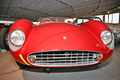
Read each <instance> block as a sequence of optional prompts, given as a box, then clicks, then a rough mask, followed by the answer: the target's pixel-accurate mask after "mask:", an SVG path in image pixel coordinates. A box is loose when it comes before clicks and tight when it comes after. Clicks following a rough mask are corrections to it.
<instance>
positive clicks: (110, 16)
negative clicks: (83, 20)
mask: <svg viewBox="0 0 120 80" xmlns="http://www.w3.org/2000/svg"><path fill="white" fill-rule="evenodd" d="M112 20H113V19H112V14H109V23H112Z"/></svg>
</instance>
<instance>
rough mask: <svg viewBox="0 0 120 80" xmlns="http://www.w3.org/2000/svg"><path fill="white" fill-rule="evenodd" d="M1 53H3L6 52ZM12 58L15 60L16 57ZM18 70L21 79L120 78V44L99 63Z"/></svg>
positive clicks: (117, 79)
mask: <svg viewBox="0 0 120 80" xmlns="http://www.w3.org/2000/svg"><path fill="white" fill-rule="evenodd" d="M1 53H2V54H3V53H5V52H1ZM8 53H9V52H8ZM9 55H10V53H9ZM12 60H13V61H14V59H12ZM14 64H15V63H14ZM0 66H1V65H0ZM18 70H20V71H22V74H21V73H19V74H20V75H22V78H21V76H20V78H21V80H22V79H24V80H120V44H119V43H117V44H116V46H115V50H114V52H113V55H112V56H111V57H110V58H109V59H108V60H106V61H104V62H102V63H101V64H99V65H93V66H86V67H74V68H51V71H50V72H46V71H45V69H44V68H37V67H23V68H20V69H19V68H18ZM2 71H3V70H2ZM0 73H1V69H0ZM9 74H11V73H9ZM3 75H4V74H3ZM3 75H2V76H3ZM5 75H6V74H5ZM16 75H17V74H16ZM16 75H14V76H16ZM3 77H4V76H3ZM3 77H2V79H1V75H0V80H3V79H4V78H3ZM4 80H5V79H4ZM6 80H9V79H6ZM10 80H11V79H10ZM12 80H14V79H12ZM19 80H20V79H19Z"/></svg>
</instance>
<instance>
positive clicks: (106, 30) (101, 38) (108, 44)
mask: <svg viewBox="0 0 120 80" xmlns="http://www.w3.org/2000/svg"><path fill="white" fill-rule="evenodd" d="M105 31H107V32H110V35H111V40H110V42H109V43H107V44H105V42H104V40H103V39H102V34H103V32H105ZM101 40H102V42H103V43H104V44H105V45H106V46H107V45H109V44H110V43H111V42H112V41H113V36H112V32H111V31H110V30H103V31H102V32H101Z"/></svg>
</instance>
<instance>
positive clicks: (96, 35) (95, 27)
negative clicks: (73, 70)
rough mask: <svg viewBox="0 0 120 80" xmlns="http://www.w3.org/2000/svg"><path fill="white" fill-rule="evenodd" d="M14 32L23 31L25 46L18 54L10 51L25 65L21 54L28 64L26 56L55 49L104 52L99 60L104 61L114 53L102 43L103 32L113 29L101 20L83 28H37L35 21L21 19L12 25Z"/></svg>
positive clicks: (62, 25) (69, 25)
mask: <svg viewBox="0 0 120 80" xmlns="http://www.w3.org/2000/svg"><path fill="white" fill-rule="evenodd" d="M14 29H20V30H22V31H23V32H24V33H25V36H26V37H25V38H26V39H25V42H24V44H23V46H22V47H21V48H20V49H19V50H18V51H15V52H13V51H12V50H10V51H11V53H12V55H13V57H14V58H15V59H16V60H17V61H19V62H21V63H23V64H25V63H24V62H23V61H22V60H21V59H20V57H19V54H22V56H23V58H24V59H25V61H26V62H27V63H29V62H28V61H27V56H28V55H29V54H30V53H35V52H43V51H54V50H84V51H85V50H87V51H96V52H100V53H102V54H103V58H102V60H101V61H100V62H102V61H104V60H106V59H107V58H109V57H110V56H111V54H112V52H113V50H110V49H109V48H108V47H107V46H106V45H105V44H104V43H103V42H102V40H101V37H100V34H101V32H102V31H103V30H110V29H109V28H108V27H107V25H105V24H104V23H102V22H100V21H88V22H86V23H84V24H81V25H80V26H76V25H73V24H67V23H48V24H41V25H39V26H35V25H33V24H32V22H30V21H28V20H25V19H22V20H18V21H16V22H15V23H14V24H13V25H12V27H11V28H10V30H9V33H10V32H11V31H12V30H14ZM63 36H66V38H67V39H63ZM29 64H30V63H29ZM30 65H32V64H30ZM32 66H34V65H32ZM79 66H80V65H79ZM82 66H87V65H82ZM39 67H41V66H39ZM42 67H47V66H42ZM49 67H53V66H49ZM57 67H61V66H57ZM62 67H63V66H62ZM64 67H76V66H64Z"/></svg>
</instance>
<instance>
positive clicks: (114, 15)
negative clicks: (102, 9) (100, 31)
mask: <svg viewBox="0 0 120 80" xmlns="http://www.w3.org/2000/svg"><path fill="white" fill-rule="evenodd" d="M112 23H119V13H114V14H113V22H112Z"/></svg>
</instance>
